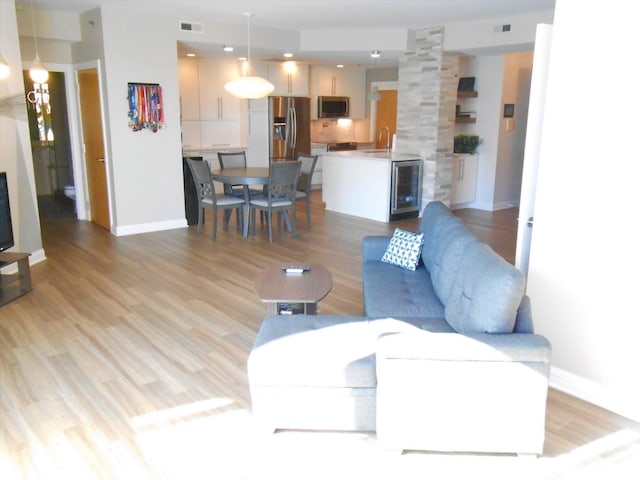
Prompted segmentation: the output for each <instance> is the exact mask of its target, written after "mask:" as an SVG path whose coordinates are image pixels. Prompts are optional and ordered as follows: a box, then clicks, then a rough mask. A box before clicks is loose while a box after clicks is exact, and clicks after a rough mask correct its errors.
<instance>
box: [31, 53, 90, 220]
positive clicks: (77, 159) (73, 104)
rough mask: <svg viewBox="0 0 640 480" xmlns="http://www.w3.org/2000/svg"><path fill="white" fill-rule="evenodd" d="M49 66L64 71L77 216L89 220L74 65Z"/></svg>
mask: <svg viewBox="0 0 640 480" xmlns="http://www.w3.org/2000/svg"><path fill="white" fill-rule="evenodd" d="M30 67H31V64H30V63H28V62H24V61H23V62H22V69H23V70H29V68H30ZM47 68H48V69H49V70H50V71H52V72H62V73H64V84H65V85H64V88H65V94H66V96H67V119H68V122H69V124H68V129H69V141H70V142H71V165H72V166H73V183H74V185H75V188H76V200H75V203H76V216H77V218H78V220H87V209H86V202H85V201H84V198H85V196H86V190H85V184H84V181H83V178H84V176H83V169H84V158H83V155H82V135H81V131H80V124H79V122H78V120H79V115H77V112H79V110H80V105H79V104H78V97H77V92H78V90H77V88H76V85H75V83H76V80H75V79H76V75H75V72H74V68H73V65H71V64H68V63H53V62H47ZM25 93H26V92H25Z"/></svg>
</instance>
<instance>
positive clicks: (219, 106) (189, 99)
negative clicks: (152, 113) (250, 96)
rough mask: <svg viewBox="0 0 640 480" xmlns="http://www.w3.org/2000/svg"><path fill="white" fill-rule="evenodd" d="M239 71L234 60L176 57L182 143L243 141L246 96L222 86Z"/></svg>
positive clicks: (201, 145)
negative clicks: (239, 96)
mask: <svg viewBox="0 0 640 480" xmlns="http://www.w3.org/2000/svg"><path fill="white" fill-rule="evenodd" d="M239 74H240V66H239V63H238V62H237V61H236V60H199V59H185V58H181V59H179V60H178V79H179V87H180V108H181V126H182V143H183V145H185V146H188V147H189V148H193V147H198V148H199V147H203V148H206V147H212V146H213V147H216V146H220V145H239V144H241V143H243V142H242V140H243V138H242V136H243V131H244V130H243V129H244V128H246V126H245V125H246V100H241V99H239V98H237V97H234V96H233V95H231V94H229V93H228V92H227V91H226V90H225V89H224V85H225V84H226V83H227V82H228V81H229V80H232V79H234V78H237V77H238V75H239Z"/></svg>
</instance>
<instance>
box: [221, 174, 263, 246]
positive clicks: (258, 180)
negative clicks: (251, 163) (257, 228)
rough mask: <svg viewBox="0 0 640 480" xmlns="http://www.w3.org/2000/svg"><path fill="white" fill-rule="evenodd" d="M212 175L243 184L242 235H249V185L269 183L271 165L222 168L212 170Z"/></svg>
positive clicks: (222, 179) (222, 180)
mask: <svg viewBox="0 0 640 480" xmlns="http://www.w3.org/2000/svg"><path fill="white" fill-rule="evenodd" d="M211 177H212V178H213V179H214V180H216V181H218V182H222V183H229V184H232V185H242V191H243V193H244V222H243V225H242V236H243V237H247V236H248V235H249V201H250V200H251V198H250V195H249V185H267V184H268V183H269V167H246V168H221V169H215V170H212V171H211Z"/></svg>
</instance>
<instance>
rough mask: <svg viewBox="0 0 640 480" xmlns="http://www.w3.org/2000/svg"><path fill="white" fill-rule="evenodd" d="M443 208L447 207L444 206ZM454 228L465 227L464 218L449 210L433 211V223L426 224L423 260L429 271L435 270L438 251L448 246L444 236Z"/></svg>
mask: <svg viewBox="0 0 640 480" xmlns="http://www.w3.org/2000/svg"><path fill="white" fill-rule="evenodd" d="M429 205H431V204H429ZM443 208H445V209H446V207H444V206H443ZM452 228H455V229H459V228H465V227H464V223H463V222H462V220H460V219H459V218H457V217H454V216H453V214H452V213H451V212H449V210H444V211H440V210H439V209H438V212H437V214H436V213H432V221H431V223H430V224H429V225H425V230H424V246H423V247H422V261H423V263H424V266H425V267H427V270H429V272H431V271H432V270H433V267H434V262H435V256H436V254H437V252H439V251H442V249H443V248H444V247H445V246H446V239H445V238H444V237H445V236H446V235H447V233H448V231H449V230H450V229H452Z"/></svg>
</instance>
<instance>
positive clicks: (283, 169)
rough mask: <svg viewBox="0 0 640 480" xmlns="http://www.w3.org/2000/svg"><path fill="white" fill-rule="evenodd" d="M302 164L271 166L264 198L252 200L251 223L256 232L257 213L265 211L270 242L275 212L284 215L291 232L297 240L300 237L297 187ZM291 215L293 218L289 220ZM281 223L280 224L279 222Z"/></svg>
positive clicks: (284, 163) (297, 162)
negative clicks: (257, 211) (272, 216)
mask: <svg viewBox="0 0 640 480" xmlns="http://www.w3.org/2000/svg"><path fill="white" fill-rule="evenodd" d="M301 166H302V163H301V162H299V161H295V162H278V163H273V164H271V167H270V168H269V183H268V185H267V189H266V196H265V197H264V198H257V199H254V200H251V202H250V207H251V223H252V226H253V230H254V231H255V212H256V210H260V211H264V212H265V213H266V214H267V225H268V229H269V241H270V242H271V241H273V228H272V221H271V214H272V213H273V212H277V213H283V214H284V215H285V221H286V223H288V224H290V225H291V231H292V233H293V236H294V237H295V238H297V237H298V231H297V228H296V209H295V204H296V186H297V184H298V178H299V176H300V169H301ZM289 213H291V217H290V219H289ZM278 223H280V222H278Z"/></svg>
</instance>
